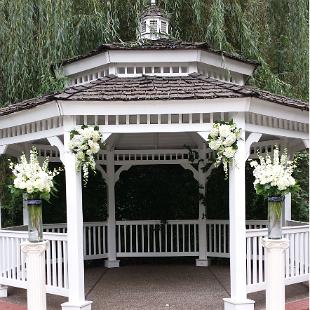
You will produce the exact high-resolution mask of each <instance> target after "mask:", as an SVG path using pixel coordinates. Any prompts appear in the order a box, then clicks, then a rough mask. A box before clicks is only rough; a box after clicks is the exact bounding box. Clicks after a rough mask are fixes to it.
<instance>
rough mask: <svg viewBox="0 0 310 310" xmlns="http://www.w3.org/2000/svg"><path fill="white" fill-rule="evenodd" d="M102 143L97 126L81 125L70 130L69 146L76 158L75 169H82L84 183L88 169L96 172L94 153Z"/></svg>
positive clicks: (86, 179) (85, 182)
mask: <svg viewBox="0 0 310 310" xmlns="http://www.w3.org/2000/svg"><path fill="white" fill-rule="evenodd" d="M102 143H103V138H102V134H101V133H100V131H99V127H98V126H86V125H83V126H81V127H78V128H76V129H74V130H72V131H71V132H70V144H69V148H70V151H71V152H72V153H74V154H75V156H76V159H77V165H76V169H77V170H79V169H82V172H83V178H84V184H87V181H88V175H89V169H91V170H92V171H93V172H96V162H95V155H96V154H97V153H98V152H99V150H100V145H101V144H102Z"/></svg>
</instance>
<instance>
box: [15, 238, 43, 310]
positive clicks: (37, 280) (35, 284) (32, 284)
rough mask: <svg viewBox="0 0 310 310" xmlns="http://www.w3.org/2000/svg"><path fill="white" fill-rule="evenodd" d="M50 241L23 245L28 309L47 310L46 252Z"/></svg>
mask: <svg viewBox="0 0 310 310" xmlns="http://www.w3.org/2000/svg"><path fill="white" fill-rule="evenodd" d="M47 247H48V241H43V242H38V243H31V242H25V243H22V244H21V249H22V252H24V253H25V256H26V267H27V309H28V310H46V288H45V251H46V249H47Z"/></svg>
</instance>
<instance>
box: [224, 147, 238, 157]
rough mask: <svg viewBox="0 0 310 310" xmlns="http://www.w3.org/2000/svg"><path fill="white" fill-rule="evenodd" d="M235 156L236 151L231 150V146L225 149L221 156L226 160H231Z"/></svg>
mask: <svg viewBox="0 0 310 310" xmlns="http://www.w3.org/2000/svg"><path fill="white" fill-rule="evenodd" d="M235 154H236V150H235V149H234V148H232V147H231V146H229V147H227V148H225V150H224V152H223V155H224V156H225V157H227V158H233V157H234V156H235Z"/></svg>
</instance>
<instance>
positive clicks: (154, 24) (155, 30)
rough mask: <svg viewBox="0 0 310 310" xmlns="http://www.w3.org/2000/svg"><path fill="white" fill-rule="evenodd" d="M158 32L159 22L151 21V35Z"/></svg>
mask: <svg viewBox="0 0 310 310" xmlns="http://www.w3.org/2000/svg"><path fill="white" fill-rule="evenodd" d="M155 32H157V20H151V21H150V33H155Z"/></svg>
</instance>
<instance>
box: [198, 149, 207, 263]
mask: <svg viewBox="0 0 310 310" xmlns="http://www.w3.org/2000/svg"><path fill="white" fill-rule="evenodd" d="M205 151H206V145H205V143H204V144H203V150H202V151H200V154H199V155H200V156H199V158H200V159H201V158H205ZM204 165H205V161H204V160H203V161H201V162H200V163H199V165H198V183H199V193H200V194H201V195H203V196H204V195H205V194H206V173H205V172H204V171H203V170H202V167H204ZM198 220H199V223H198V232H199V239H198V240H199V258H198V259H196V266H199V267H207V266H208V265H209V260H208V257H207V217H206V206H205V205H204V203H203V202H202V201H201V200H199V217H198Z"/></svg>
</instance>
